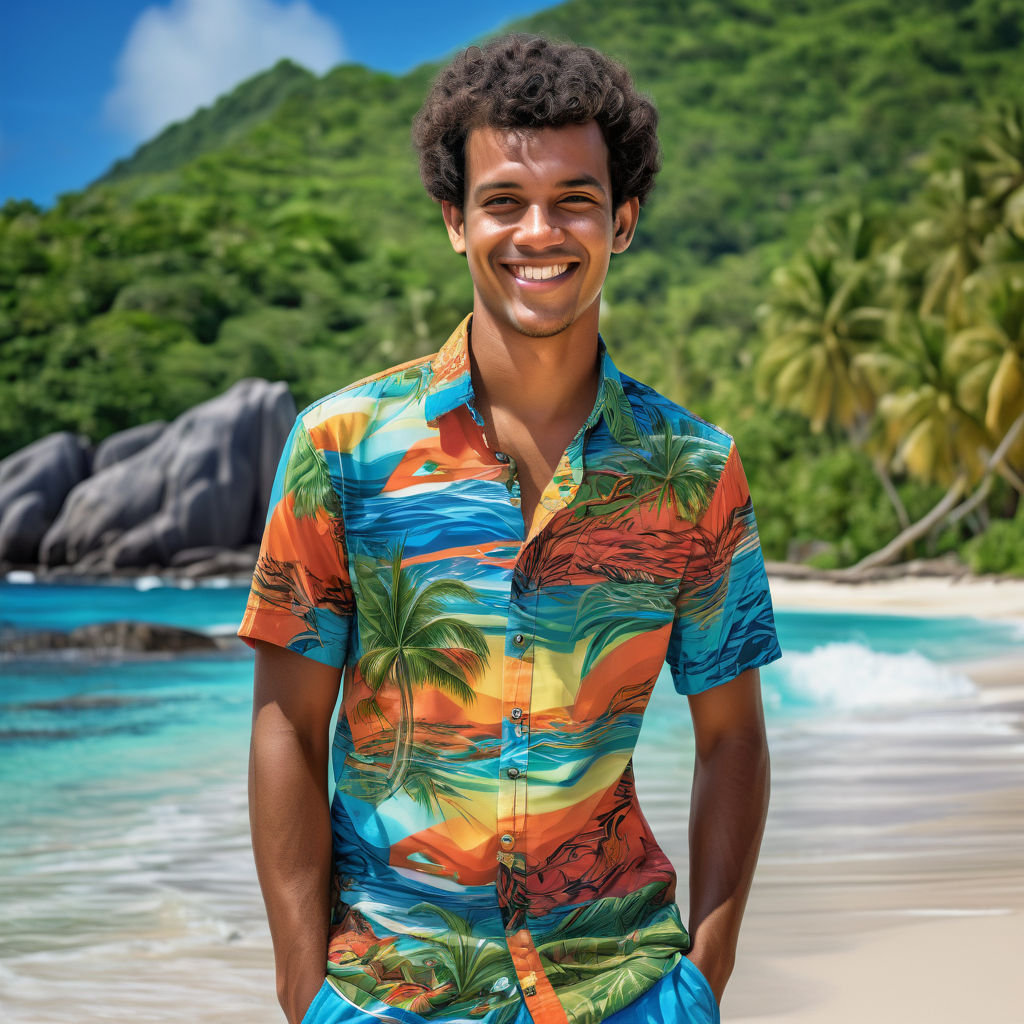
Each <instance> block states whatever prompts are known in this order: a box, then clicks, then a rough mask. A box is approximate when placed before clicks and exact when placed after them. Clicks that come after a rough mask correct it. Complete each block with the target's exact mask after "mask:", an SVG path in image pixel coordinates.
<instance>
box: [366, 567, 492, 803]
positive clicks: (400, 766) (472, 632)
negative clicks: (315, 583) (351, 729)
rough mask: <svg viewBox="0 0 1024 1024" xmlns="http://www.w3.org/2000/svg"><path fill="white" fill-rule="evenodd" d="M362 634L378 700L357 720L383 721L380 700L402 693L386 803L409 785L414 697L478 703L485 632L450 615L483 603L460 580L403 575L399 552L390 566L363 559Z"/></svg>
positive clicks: (405, 572)
mask: <svg viewBox="0 0 1024 1024" xmlns="http://www.w3.org/2000/svg"><path fill="white" fill-rule="evenodd" d="M354 563H355V573H356V579H357V583H358V588H359V601H358V612H359V633H360V637H361V640H362V645H363V651H364V653H363V656H362V657H361V658H360V659H359V672H360V674H361V675H362V677H363V681H364V682H365V683H366V685H367V687H369V689H370V692H371V697H369V698H367V699H366V700H364V701H360V702H359V704H358V705H357V713H358V714H360V715H362V716H365V717H368V716H369V715H371V714H373V715H376V716H377V717H378V719H380V718H382V717H383V716H382V712H381V709H380V706H379V704H378V703H377V694H378V693H379V692H380V691H381V689H382V688H383V687H385V686H393V687H395V688H396V689H397V691H398V696H399V701H400V712H399V719H398V722H397V723H396V724H395V727H394V733H395V736H394V746H393V750H392V756H391V765H390V767H389V768H388V773H387V778H386V780H385V786H384V793H383V794H382V796H381V799H385V798H386V797H388V796H391V795H392V794H393V793H395V792H396V791H397V790H398V789H400V788H401V787H402V786H403V785H404V784H405V781H406V773H407V771H408V768H409V764H410V761H411V760H412V752H413V731H414V730H413V725H414V717H413V694H414V691H415V690H416V689H419V688H422V687H425V686H431V687H434V688H435V689H438V690H441V691H442V692H443V693H446V694H448V695H449V696H450V697H454V698H455V699H456V700H457V701H459V703H460V704H463V705H467V706H468V705H470V704H472V703H473V702H474V701H475V700H476V693H475V692H474V690H473V687H472V681H473V679H474V678H475V677H476V676H477V675H478V674H479V673H480V672H482V671H483V669H484V667H485V666H486V664H487V660H488V658H487V642H486V639H485V638H484V634H483V632H482V631H481V630H480V629H478V628H477V627H476V626H471V625H469V624H468V623H466V622H463V621H462V620H461V619H458V618H455V617H454V616H451V615H444V614H443V610H444V605H445V603H446V602H447V601H451V600H462V601H475V600H476V595H475V594H474V593H473V591H472V590H471V589H470V587H468V586H467V585H466V584H465V583H462V582H461V581H459V580H448V579H440V580H431V581H430V582H427V583H420V582H419V581H417V580H416V578H415V577H414V576H413V575H412V574H411V573H410V572H409V571H408V570H406V569H403V568H402V548H401V547H398V548H395V550H394V551H393V552H392V554H391V557H390V558H389V559H388V561H387V562H386V563H384V564H381V563H379V562H373V561H369V560H367V559H364V558H359V557H357V558H356V559H355V560H354Z"/></svg>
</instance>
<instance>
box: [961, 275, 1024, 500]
mask: <svg viewBox="0 0 1024 1024" xmlns="http://www.w3.org/2000/svg"><path fill="white" fill-rule="evenodd" d="M990 269H991V271H992V272H991V273H988V274H982V275H975V277H974V279H972V280H971V281H969V282H968V284H967V294H968V300H969V302H970V309H971V314H972V315H971V326H969V327H965V328H963V329H962V330H960V331H958V332H957V333H956V335H954V337H953V338H952V340H951V342H950V345H949V362H950V366H951V368H952V370H953V372H954V373H955V374H956V375H957V376H958V377H959V389H958V392H959V397H960V398H961V401H962V402H963V404H964V405H965V406H966V407H967V408H969V409H971V410H972V411H973V412H974V413H975V414H976V415H977V416H979V418H983V419H984V422H985V426H986V427H987V429H988V431H989V434H990V436H991V438H992V439H994V440H998V439H1001V438H1003V437H1005V436H1006V434H1007V432H1008V431H1009V430H1010V428H1011V427H1012V426H1013V424H1014V422H1015V421H1016V419H1017V418H1018V417H1019V416H1020V414H1021V413H1022V412H1024V278H1022V276H1021V275H1018V274H1017V273H1014V272H1013V271H1010V270H1007V269H1006V268H1000V267H993V268H990ZM992 447H995V445H994V444H993V445H992ZM1022 469H1024V438H1018V440H1017V441H1016V443H1012V444H1011V445H1010V447H1009V449H1008V450H1007V453H1006V457H1005V459H1004V460H1003V462H1002V465H1001V467H1000V468H999V472H1001V473H1002V475H1003V476H1004V477H1006V478H1007V479H1008V480H1009V481H1010V483H1011V485H1012V486H1014V487H1015V488H1017V490H1022V489H1024V485H1022V483H1021V480H1020V473H1021V470H1022Z"/></svg>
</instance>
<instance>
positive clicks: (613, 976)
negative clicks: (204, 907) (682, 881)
mask: <svg viewBox="0 0 1024 1024" xmlns="http://www.w3.org/2000/svg"><path fill="white" fill-rule="evenodd" d="M469 328H470V318H467V319H466V321H464V322H463V324H462V325H461V326H460V327H459V328H458V329H457V330H456V331H455V333H454V334H453V335H452V337H451V338H450V339H449V340H448V342H447V343H446V344H445V345H444V347H443V348H442V349H441V351H440V352H439V353H438V354H437V355H436V356H434V357H432V358H426V359H423V360H420V361H416V362H412V363H407V364H405V365H402V366H399V367H397V368H395V369H393V370H389V371H387V372H385V373H382V374H380V375H379V376H375V377H373V378H370V379H367V380H364V381H361V382H359V383H357V384H354V385H352V386H351V387H347V388H344V389H343V390H341V391H338V392H337V393H335V394H333V395H331V396H329V397H327V398H325V399H323V400H321V401H319V402H317V403H315V404H314V405H312V406H310V407H309V408H308V409H306V410H305V411H304V412H303V413H302V414H301V415H300V416H299V418H298V421H297V422H296V424H295V427H294V429H293V431H292V433H291V435H290V437H289V439H288V441H287V443H286V446H285V451H284V454H283V456H282V460H281V465H280V469H279V471H278V475H277V480H276V482H275V485H274V492H273V495H272V499H271V505H270V513H269V517H268V522H267V527H266V533H265V536H264V538H263V544H262V549H261V552H260V556H259V561H258V564H257V566H256V570H255V573H254V577H253V584H252V592H251V595H250V598H249V603H248V607H247V609H246V613H245V618H244V620H243V623H242V626H241V628H240V630H239V634H240V635H241V636H242V637H244V638H246V639H247V640H248V641H249V642H250V643H251V642H253V641H254V640H255V639H257V638H258V639H263V640H266V641H269V642H271V643H274V644H277V645H280V646H283V647H287V648H290V649H291V650H293V651H298V652H300V653H301V654H303V655H305V656H306V657H309V658H312V659H314V660H316V661H319V662H323V663H326V664H329V665H332V666H336V667H338V668H339V669H341V670H342V671H343V673H344V675H343V689H342V696H341V704H340V710H339V714H338V719H337V724H336V729H335V733H334V739H333V746H332V775H333V797H332V812H331V814H332V827H333V877H334V886H333V896H332V900H333V906H332V923H331V930H330V944H329V951H328V962H327V974H328V979H329V981H330V983H331V984H332V985H333V987H334V988H335V989H336V990H337V992H338V993H339V994H341V995H342V996H344V997H345V998H346V999H348V1000H349V1001H351V1003H353V1004H355V1005H356V1006H359V1007H362V1008H364V1009H367V1010H369V1011H371V1012H372V1011H373V1010H377V1011H378V1012H379V1011H381V1010H387V1006H385V1005H382V1004H388V1005H390V1006H391V1007H400V1008H402V1009H405V1010H409V1011H412V1012H414V1013H416V1014H418V1015H421V1016H422V1017H426V1018H429V1019H431V1020H437V1021H454V1020H460V1021H468V1020H473V1021H485V1022H488V1024H506V1022H509V1021H511V1020H512V1019H513V1018H514V1017H515V1016H516V1014H517V1012H518V1011H519V1010H520V1008H521V1005H522V1002H523V1000H525V1002H526V1006H527V1008H528V1009H529V1011H530V1014H531V1015H532V1017H533V1019H534V1020H536V1021H538V1022H541V1024H558V1022H571V1024H592V1022H597V1021H601V1020H604V1019H605V1018H606V1017H608V1016H609V1015H611V1014H612V1013H614V1012H616V1011H617V1010H619V1009H621V1008H623V1007H625V1006H627V1005H628V1004H629V1003H631V1002H632V1001H633V1000H634V999H636V998H637V997H638V996H640V995H641V994H643V993H644V992H645V991H646V990H648V989H649V988H650V987H651V986H653V985H654V984H655V983H656V982H657V981H658V980H659V979H660V978H662V977H664V976H665V975H666V974H668V973H669V972H670V971H671V970H672V969H673V968H674V967H675V965H676V964H677V963H678V962H679V959H680V957H681V956H682V955H683V954H684V953H685V952H686V951H687V950H688V948H689V937H688V935H687V932H686V929H685V927H684V926H683V924H682V921H681V918H680V913H679V909H678V907H677V906H676V904H675V902H674V898H675V887H676V876H675V873H674V871H673V868H672V865H671V864H670V863H669V861H668V859H667V858H666V856H665V855H664V854H663V853H662V851H661V850H660V849H659V847H658V844H657V842H656V841H655V839H654V837H653V835H652V833H651V830H650V828H649V826H648V824H647V822H646V820H645V819H644V816H643V814H642V813H641V811H640V808H639V806H638V804H637V799H636V793H635V790H634V780H633V769H632V754H633V748H634V744H635V742H636V738H637V733H638V731H639V728H640V724H641V719H642V716H643V713H644V708H645V706H646V705H647V702H648V698H649V696H650V693H651V688H652V687H653V685H654V681H655V679H656V678H657V676H658V674H659V671H660V669H661V667H662V665H663V664H664V663H665V662H666V660H667V661H668V664H669V667H670V669H671V674H672V677H673V679H674V683H675V687H676V689H677V690H678V691H679V692H680V693H682V694H694V693H697V692H699V691H702V690H705V689H707V688H708V687H712V686H715V685H716V684H718V683H722V682H725V681H727V680H730V679H732V678H733V677H735V676H736V675H738V674H739V673H740V672H742V671H743V670H744V669H748V668H752V667H756V666H759V665H763V664H765V663H766V662H768V661H771V660H773V659H774V658H776V657H778V656H779V653H780V652H779V647H778V642H777V640H776V636H775V627H774V621H773V617H772V608H771V600H770V596H769V592H768V585H767V580H766V577H765V572H764V562H763V559H762V556H761V551H760V546H759V543H758V536H757V529H756V526H755V523H754V513H753V510H752V508H751V502H750V495H749V493H748V489H747V484H746V481H745V479H744V475H743V470H742V468H741V465H740V461H739V458H738V456H737V454H736V450H735V447H734V445H733V443H732V441H731V439H730V438H729V437H728V436H727V435H726V434H724V433H722V432H721V431H719V430H718V429H717V428H715V427H713V426H711V425H710V424H708V423H705V422H704V421H703V420H701V419H699V418H697V417H696V416H693V415H692V414H691V413H689V412H687V411H686V410H684V409H681V408H679V407H678V406H676V405H674V404H673V403H671V402H670V401H668V400H667V399H666V398H664V397H662V396H661V395H659V394H658V393H657V392H655V391H654V390H652V389H651V388H649V387H646V386H645V385H643V384H640V383H637V382H636V381H634V380H631V379H629V378H628V377H626V376H623V375H621V374H620V373H619V372H618V371H617V370H616V368H615V366H614V365H613V363H612V361H611V359H610V358H609V356H608V354H607V352H606V351H605V350H604V345H603V342H602V343H601V355H600V359H601V374H600V385H599V391H598V398H597V402H596V404H595V406H594V409H593V412H592V413H591V415H590V417H589V418H588V420H587V421H586V423H585V424H584V426H583V427H582V428H581V429H580V431H579V433H578V434H577V435H576V437H575V439H574V440H573V441H572V442H571V443H570V445H569V447H568V449H567V450H566V452H565V454H564V456H563V457H562V459H561V461H560V463H559V465H558V467H557V469H556V471H555V474H554V477H553V479H552V480H551V482H550V484H549V485H548V487H547V489H546V490H545V492H544V494H543V496H542V498H541V500H540V503H539V505H538V507H537V510H536V514H535V515H534V517H533V521H532V523H530V524H529V526H527V525H526V524H525V523H524V521H523V516H522V512H521V509H520V492H519V483H518V479H517V473H516V466H515V465H514V463H513V460H511V459H510V458H509V456H507V455H506V454H504V453H502V452H498V451H492V450H490V449H489V448H488V445H487V443H486V442H485V439H484V433H483V430H482V421H481V419H480V416H479V415H478V414H477V412H476V410H475V409H474V405H473V389H472V384H471V378H470V363H469V350H468V344H469Z"/></svg>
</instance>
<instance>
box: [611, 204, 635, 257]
mask: <svg viewBox="0 0 1024 1024" xmlns="http://www.w3.org/2000/svg"><path fill="white" fill-rule="evenodd" d="M639 219H640V200H639V199H637V197H636V196H633V197H632V198H630V199H627V200H626V201H625V202H624V203H622V204H621V205H620V206H619V208H618V209H617V210H616V211H615V220H614V221H613V223H612V228H613V230H614V232H615V233H614V235H613V236H612V252H625V251H626V250H627V249H628V248H629V243H630V242H632V241H633V232H634V231H636V222H637V221H638V220H639Z"/></svg>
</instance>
